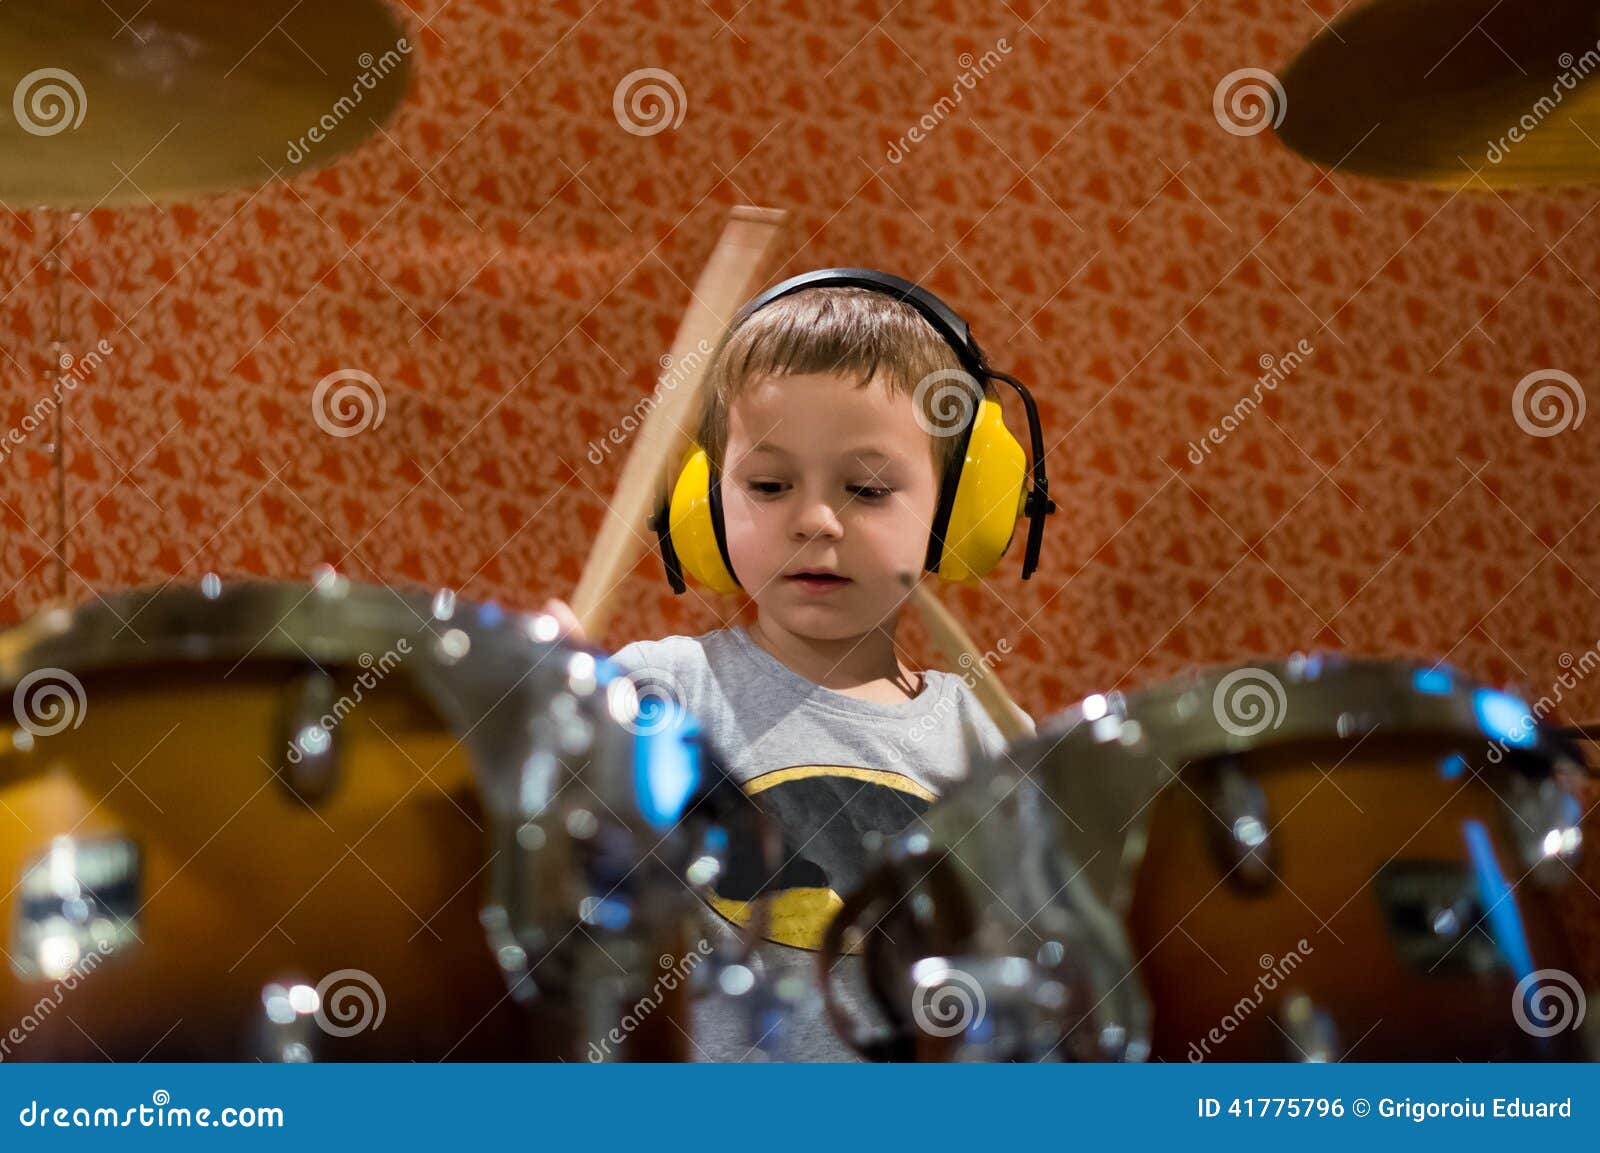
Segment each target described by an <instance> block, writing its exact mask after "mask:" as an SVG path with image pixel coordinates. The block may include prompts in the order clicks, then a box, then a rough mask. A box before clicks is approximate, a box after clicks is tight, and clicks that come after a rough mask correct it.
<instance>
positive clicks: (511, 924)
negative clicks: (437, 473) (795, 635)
mask: <svg viewBox="0 0 1600 1153" xmlns="http://www.w3.org/2000/svg"><path fill="white" fill-rule="evenodd" d="M554 638H555V622H554V621H553V620H551V619H550V618H548V617H522V616H514V615H512V614H507V613H504V612H502V611H501V610H500V609H498V608H497V607H496V606H494V605H488V604H482V605H469V604H467V603H465V602H462V603H460V604H457V603H456V600H455V598H454V596H453V595H451V594H450V593H448V592H441V593H439V594H437V595H433V596H427V595H415V594H410V593H406V594H402V593H399V592H396V591H394V590H392V589H388V588H384V587H367V586H361V585H357V584H352V583H351V582H350V581H348V580H346V579H344V578H342V577H340V576H338V575H336V574H334V573H333V572H331V570H324V571H322V572H320V573H319V574H318V576H317V579H316V580H315V581H313V582H312V583H310V584H300V583H263V582H245V583H238V584H229V585H228V586H226V587H224V585H223V583H222V582H221V581H219V580H218V579H217V578H215V577H210V576H208V577H207V578H206V579H205V581H204V582H203V583H202V585H201V587H200V588H199V589H185V588H171V589H166V590H163V591H159V592H156V593H154V594H150V593H135V594H128V595H119V596H116V597H113V598H110V599H108V600H106V601H102V602H99V603H96V604H92V605H89V606H86V607H84V608H81V609H77V610H70V611H69V610H53V611H50V612H47V613H45V614H43V615H41V616H39V617H37V618H35V619H33V620H31V621H29V622H27V623H26V624H24V625H22V626H21V627H19V628H17V629H14V630H12V631H10V632H8V633H5V634H3V635H0V684H3V686H4V687H5V689H6V691H7V693H8V694H9V696H10V699H11V703H12V710H11V715H10V716H7V717H6V718H5V719H6V720H7V721H8V722H13V724H11V725H10V726H9V727H8V729H7V731H5V732H4V733H3V734H0V741H3V744H0V883H3V888H0V892H3V893H4V894H5V895H4V897H3V898H0V925H3V932H4V934H5V936H4V941H5V945H4V948H5V954H4V956H5V961H6V964H5V966H4V968H3V970H0V1022H4V1023H5V1025H6V1026H8V1027H10V1031H9V1032H8V1033H0V1059H4V1060H43V1059H49V1060H97V1059H101V1058H109V1059H112V1060H139V1059H144V1058H149V1059H156V1060H189V1059H200V1060H217V1059H223V1060H227V1059H254V1058H262V1059H267V1060H312V1059H319V1060H320V1059H386V1060H395V1059H411V1058H415V1059H422V1060H437V1059H447V1058H448V1059H475V1060H485V1059H487V1060H499V1059H523V1058H551V1059H553V1058H557V1057H564V1058H568V1059H582V1057H583V1055H584V1054H585V1053H586V1051H587V1050H588V1048H589V1043H590V1042H591V1040H592V1039H593V1038H594V1037H596V1036H599V1037H605V1036H607V1035H608V1034H609V1033H610V1032H611V1031H612V1027H613V1026H614V1025H616V1023H617V1022H618V1021H620V1019H621V1018H622V1017H623V1016H624V1013H625V1011H626V1008H627V1006H628V1005H631V1004H632V1003H633V1002H634V1000H636V999H637V998H638V997H640V996H643V995H646V994H647V993H648V992H649V990H650V987H651V984H652V982H654V981H655V980H656V979H657V978H658V977H659V975H660V973H661V969H660V968H659V967H658V961H657V958H658V957H660V956H666V955H669V954H674V955H675V954H676V953H683V952H684V951H685V949H684V945H683V943H682V924H683V920H682V918H683V915H684V914H685V913H686V910H687V904H686V902H687V900H688V897H687V890H686V889H685V885H684V882H683V879H682V875H683V873H684V872H685V871H686V870H687V869H688V866H689V864H690V862H691V861H693V860H694V859H696V854H697V852H698V850H697V848H696V845H695V844H694V843H693V842H692V840H691V839H688V838H690V835H691V833H692V830H690V831H688V832H682V833H673V831H672V830H671V829H663V828H657V827H656V822H657V821H659V820H660V819H661V816H662V814H663V813H664V812H665V813H668V815H672V813H674V812H676V811H677V809H681V808H686V807H687V806H688V805H689V804H690V803H692V802H693V801H694V799H695V798H696V797H697V796H698V795H699V794H700V793H701V792H702V790H701V789H700V788H699V786H700V784H701V782H702V779H703V778H702V771H703V769H704V766H703V765H702V764H701V762H700V761H699V760H698V759H697V754H698V750H697V749H696V748H693V747H690V746H688V745H686V744H685V741H686V740H687V739H688V737H689V736H692V733H690V734H688V735H687V736H686V731H685V730H683V729H681V728H680V729H664V728H660V727H658V728H657V729H656V730H655V731H651V732H644V731H643V730H642V729H641V727H640V725H639V723H638V700H637V698H636V697H635V696H634V695H633V694H632V692H631V685H629V684H628V683H627V682H626V681H625V680H621V679H618V678H616V677H615V676H614V674H612V673H611V672H609V671H608V668H607V663H606V662H605V661H604V660H603V659H597V658H596V656H595V655H593V654H591V653H588V652H584V651H581V650H576V649H572V648H568V647H563V646H562V645H559V644H557V643H554ZM704 779H710V778H704ZM663 780H664V781H665V782H666V783H665V785H663V784H662V781H663ZM674 807H677V808H674ZM675 838H676V839H675ZM651 849H655V851H656V853H657V854H658V855H657V856H654V857H653V856H651V852H650V851H651ZM673 870H676V873H674V872H673ZM630 958H631V959H632V960H631V961H630ZM678 999H681V994H680V995H679V996H678ZM678 999H669V1000H670V1001H671V1003H669V1004H667V1005H665V1006H664V1007H663V1008H662V1009H661V1011H660V1012H659V1013H657V1014H655V1015H654V1016H653V1018H652V1019H651V1020H650V1021H648V1022H645V1023H643V1024H642V1025H641V1026H640V1027H639V1028H638V1029H636V1030H630V1031H629V1032H630V1035H629V1036H628V1037H626V1038H619V1039H618V1040H617V1042H616V1043H615V1044H609V1043H608V1045H607V1046H606V1054H607V1055H608V1056H613V1057H624V1056H629V1055H633V1056H648V1057H655V1058H671V1057H677V1056H681V1055H682V1049H683V1047H684V1042H683V1040H682V1037H681V1034H680V1033H679V1032H678V1030H677V1029H674V1028H673V1027H672V1026H673V1024H674V1022H675V1021H676V1020H680V1019H681V1020H687V1017H686V1014H684V1013H683V1011H682V1006H681V1005H680V1004H678ZM12 1023H15V1025H14V1026H12Z"/></svg>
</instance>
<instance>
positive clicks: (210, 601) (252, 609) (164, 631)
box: [0, 577, 562, 690]
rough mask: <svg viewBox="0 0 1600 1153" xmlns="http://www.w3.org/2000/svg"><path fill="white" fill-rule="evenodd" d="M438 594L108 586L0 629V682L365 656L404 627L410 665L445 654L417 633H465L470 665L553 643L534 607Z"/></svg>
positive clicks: (524, 657)
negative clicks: (45, 671)
mask: <svg viewBox="0 0 1600 1153" xmlns="http://www.w3.org/2000/svg"><path fill="white" fill-rule="evenodd" d="M439 601H440V597H439V596H438V595H436V594H428V593H424V592H421V591H417V590H407V589H399V588H393V587H390V586H384V585H367V584H361V583H357V582H352V581H350V580H348V579H347V578H343V577H326V578H319V579H317V580H313V581H309V582H301V581H268V580H247V581H233V582H225V583H224V584H223V585H222V586H221V588H220V589H219V590H215V595H208V593H206V592H202V591H201V589H199V588H195V587H189V586H185V587H173V586H159V587H150V588H142V589H134V590H131V591H126V592H118V593H113V594H110V595H108V596H105V597H102V598H100V599H98V600H96V601H92V602H89V603H86V604H83V605H79V606H76V607H72V608H67V607H62V606H57V607H54V608H49V609H45V610H43V611H41V612H39V613H36V614H35V615H34V616H32V617H30V618H29V619H28V620H26V621H23V622H22V623H20V624H18V625H16V626H14V627H12V628H10V629H7V630H5V631H3V632H0V689H4V690H9V689H11V688H13V687H15V685H16V684H17V683H18V682H19V681H20V680H21V679H22V678H23V677H24V676H25V675H26V674H27V673H29V672H30V671H32V670H34V669H38V668H42V667H54V668H61V669H65V670H68V671H70V672H73V673H86V672H99V671H106V670H111V669H120V668H131V667H137V666H140V665H152V664H164V663H182V664H188V663H198V662H202V661H207V660H254V659H261V660H275V659H287V660H293V661H298V662H305V661H306V659H307V658H308V657H309V658H310V659H312V660H315V661H317V662H318V663H328V664H342V663H345V664H347V663H354V662H356V661H358V660H359V659H360V658H361V657H362V656H364V655H370V656H372V657H376V656H377V655H378V654H379V653H381V652H383V651H384V650H385V649H388V648H392V647H393V646H394V645H395V644H396V642H397V641H399V640H400V639H401V638H405V637H412V638H419V639H425V640H427V642H428V643H427V644H423V645H419V646H418V649H419V651H418V653H417V654H416V655H417V656H418V657H420V658H421V662H420V663H422V664H424V665H429V666H433V665H438V664H450V663H454V662H453V661H448V660H443V659H441V658H442V654H441V651H440V650H439V649H438V645H437V641H438V637H437V635H436V636H430V637H426V638H423V637H422V634H424V633H428V632H433V633H436V634H444V633H447V632H448V631H450V630H459V631H460V632H461V633H462V634H463V635H464V637H465V639H466V641H467V645H466V652H467V653H469V654H470V657H469V659H470V660H471V662H472V664H473V665H474V666H480V667H481V666H482V665H483V664H484V663H485V662H488V663H489V664H491V665H493V664H502V665H504V666H505V667H507V668H510V667H512V666H515V667H517V668H526V667H527V665H528V664H529V663H530V662H534V663H537V662H538V661H539V660H540V658H542V657H544V656H546V655H547V654H548V652H549V650H550V649H551V648H552V647H562V646H560V645H553V643H552V642H551V641H542V640H539V639H537V637H536V634H535V621H536V620H537V619H538V618H537V617H535V616H533V615H530V614H525V613H512V612H505V611H502V610H499V609H498V608H496V607H494V606H492V605H484V604H476V603H472V602H467V601H462V602H459V603H457V602H455V600H454V598H453V597H451V598H450V600H449V601H448V604H449V606H450V609H449V611H448V612H441V613H436V612H435V611H434V608H435V604H436V603H437V602H439ZM125 622H126V623H125ZM429 626H432V628H431V629H430V627H429ZM141 637H143V639H142V640H141V639H140V638H141ZM413 659H414V658H413Z"/></svg>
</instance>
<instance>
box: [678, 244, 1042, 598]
mask: <svg viewBox="0 0 1600 1153" xmlns="http://www.w3.org/2000/svg"><path fill="white" fill-rule="evenodd" d="M820 287H836V288H865V289H869V290H871V291H874V292H882V293H884V294H886V295H889V296H893V297H894V298H896V299H897V300H900V301H902V302H903V303H905V304H908V305H910V306H911V307H912V308H914V309H916V310H917V312H918V314H920V315H921V316H922V317H923V319H924V320H926V321H927V322H928V323H929V324H930V325H932V326H933V329H934V331H935V332H937V333H938V334H939V336H940V337H941V338H942V339H943V340H944V341H945V343H947V344H948V345H949V346H950V347H951V349H952V350H953V351H954V352H955V354H956V357H957V359H958V360H959V361H960V362H961V366H962V369H963V371H964V372H965V373H966V374H967V378H968V379H966V380H964V381H961V382H960V383H959V384H953V387H959V388H962V389H963V391H964V392H965V398H964V400H963V398H962V397H960V396H957V397H956V400H957V402H958V404H960V405H961V411H962V412H963V413H964V416H963V419H962V421H961V424H960V426H959V427H958V428H957V429H956V431H955V432H954V434H953V435H956V436H958V437H960V439H961V444H960V447H959V449H958V450H957V452H956V454H955V458H954V460H953V461H952V463H951V466H950V467H949V468H948V469H946V470H945V476H944V479H943V481H942V482H941V484H940V490H939V502H938V505H937V506H936V508H935V510H934V521H933V525H932V526H931V529H930V532H929V535H928V552H927V556H926V558H925V559H924V567H925V568H926V569H927V570H928V571H930V572H934V573H937V574H938V575H939V576H940V577H942V578H944V579H946V580H951V581H957V582H970V581H974V580H977V579H979V578H981V577H984V576H987V575H988V574H989V573H990V572H991V571H993V569H994V568H995V566H996V565H997V564H998V563H999V561H1000V557H1001V556H1002V555H1003V554H1004V553H1005V551H1006V549H1007V548H1008V547H1009V546H1010V543H1011V539H1012V537H1013V536H1014V535H1015V532H1016V525H1017V521H1018V520H1019V519H1020V518H1021V517H1027V518H1028V521H1029V527H1028V538H1027V547H1026V551H1025V552H1024V555H1023V562H1022V579H1023V580H1027V579H1028V578H1029V577H1031V576H1032V575H1033V572H1034V570H1035V569H1036V568H1037V567H1038V563H1039V551H1040V548H1041V547H1042V545H1043V542H1044V518H1045V517H1047V516H1049V515H1050V514H1051V513H1053V512H1055V511H1056V504H1055V502H1054V501H1053V500H1051V499H1050V497H1049V480H1048V478H1047V476H1046V473H1045V464H1044V434H1043V430H1042V429H1041V427H1040V424H1039V413H1038V409H1037V407H1036V406H1035V404H1034V400H1033V396H1032V394H1031V393H1029V391H1028V389H1027V387H1026V386H1024V385H1023V383H1022V382H1021V381H1019V380H1017V379H1016V378H1015V377H1013V376H1009V375H1007V374H1006V373H1003V372H997V371H995V370H994V369H991V368H990V367H989V366H988V363H987V360H986V359H985V357H984V354H983V350H982V349H981V348H980V347H979V346H978V342H977V341H976V340H975V339H974V338H973V336H972V333H971V330H970V329H969V328H968V326H967V322H966V321H965V320H963V319H962V318H961V317H960V316H958V315H957V314H956V313H955V312H954V311H953V310H952V309H951V308H950V307H949V306H948V305H946V304H945V303H944V302H943V301H942V300H940V299H939V298H938V297H936V296H934V295H933V294H932V293H931V292H928V291H927V290H926V289H924V288H922V287H921V286H920V285H917V284H913V283H912V282H911V281H909V280H904V279H902V278H901V277H898V276H894V275H891V274H890V273H887V272H879V271H877V270H876V269H871V268H825V269H820V270H817V271H815V272H806V273H802V274H800V275H799V276H794V277H790V278H789V279H788V280H785V281H782V282H781V283H779V284H776V285H774V286H773V287H772V288H769V289H767V290H766V291H765V292H763V293H761V294H760V295H759V296H757V297H756V298H755V299H754V300H752V301H750V302H749V303H748V304H746V305H745V306H744V307H743V308H741V309H740V310H739V313H738V315H737V316H735V318H734V321H733V324H732V325H731V326H730V331H731V330H732V329H736V328H738V326H739V325H741V324H743V323H744V322H745V321H746V320H748V319H749V318H750V317H751V316H752V315H753V314H754V313H756V312H758V311H759V310H760V309H762V308H765V307H766V306H767V305H768V304H771V303H772V302H773V301H775V300H779V299H782V298H783V297H785V296H790V295H793V294H794V293H796V292H802V291H804V290H806V289H808V288H820ZM991 379H992V380H1003V381H1005V382H1006V383H1007V384H1009V385H1011V386H1012V387H1013V388H1014V389H1016V390H1017V392H1018V394H1019V395H1020V396H1021V397H1022V403H1023V408H1024V410H1025V411H1026V413H1027V418H1028V433H1029V441H1030V444H1029V447H1030V448H1031V449H1032V467H1031V476H1030V469H1029V467H1028V465H1027V462H1026V460H1025V458H1024V455H1023V451H1022V446H1021V445H1019V444H1018V443H1017V441H1016V439H1015V438H1014V437H1013V436H1012V435H1011V433H1010V431H1009V430H1008V429H1007V428H1006V427H1005V421H1004V420H1003V419H1002V416H1001V409H1000V405H999V404H998V403H996V402H995V401H992V400H989V399H988V398H987V397H986V396H984V394H983V383H982V382H984V381H985V380H991ZM974 394H976V395H974ZM1030 481H1031V484H1030V483H1029V482H1030ZM721 498H722V491H721V483H720V477H717V476H713V475H712V473H711V469H710V464H709V461H708V460H707V458H706V455H705V452H704V450H703V449H700V448H698V447H697V448H695V449H694V450H693V451H691V452H690V454H689V456H688V458H687V459H686V461H685V462H684V466H683V469H682V470H681V471H680V473H679V475H678V477H677V480H676V482H675V483H674V485H673V489H672V492H671V494H670V495H669V498H668V501H667V503H665V504H664V505H663V506H662V507H661V508H660V509H658V510H657V512H656V514H655V516H654V517H653V518H652V519H651V527H652V528H654V529H655V531H656V536H657V539H658V541H659V543H660V547H661V557H662V561H663V563H664V565H665V567H666V572H667V580H668V582H669V583H670V584H671V586H672V590H673V591H674V592H675V593H682V592H684V591H685V589H686V587H687V586H686V585H685V582H684V579H683V574H684V571H685V570H687V572H688V574H689V575H690V576H692V577H694V578H695V579H696V580H697V581H699V582H700V583H701V584H704V585H706V586H707V587H708V588H711V589H712V590H713V591H715V592H720V593H731V592H734V591H736V590H737V589H738V588H739V583H738V580H737V578H736V577H735V576H734V575H733V563H732V560H731V559H730V558H729V555H728V546H727V540H726V536H725V531H724V521H723V517H722V499H721Z"/></svg>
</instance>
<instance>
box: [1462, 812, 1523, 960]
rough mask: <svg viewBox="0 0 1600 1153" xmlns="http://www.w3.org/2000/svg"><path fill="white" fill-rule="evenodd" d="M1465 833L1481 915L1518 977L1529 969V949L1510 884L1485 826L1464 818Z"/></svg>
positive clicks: (1496, 945) (1520, 915) (1502, 954)
mask: <svg viewBox="0 0 1600 1153" xmlns="http://www.w3.org/2000/svg"><path fill="white" fill-rule="evenodd" d="M1462 828H1463V831H1464V832H1465V833H1466V835H1467V855H1468V856H1470V857H1471V858H1472V873H1473V878H1474V880H1475V881H1476V883H1477V887H1478V902H1479V904H1481V905H1482V906H1483V918H1484V920H1485V921H1487V922H1488V929H1489V935H1490V936H1491V937H1493V938H1494V943H1495V947H1496V948H1497V949H1498V950H1499V951H1500V955H1501V956H1502V957H1504V958H1505V960H1506V964H1508V965H1510V966H1511V971H1512V972H1513V973H1515V974H1516V976H1517V980H1518V981H1521V980H1522V978H1524V977H1526V976H1527V975H1528V974H1529V973H1531V972H1533V950H1532V949H1531V948H1530V947H1529V946H1528V935H1527V933H1526V932H1524V930H1523V928H1522V914H1521V913H1520V912H1518V911H1517V901H1516V898H1515V897H1514V896H1513V895H1512V893H1511V886H1510V885H1508V884H1506V878H1505V874H1504V873H1502V872H1501V871H1500V863H1499V862H1498V861H1497V860H1495V856H1494V845H1493V844H1492V843H1491V842H1490V840H1489V830H1488V829H1486V828H1484V827H1483V825H1482V824H1481V823H1480V822H1478V821H1467V822H1465V823H1464V824H1463V826H1462Z"/></svg>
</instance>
